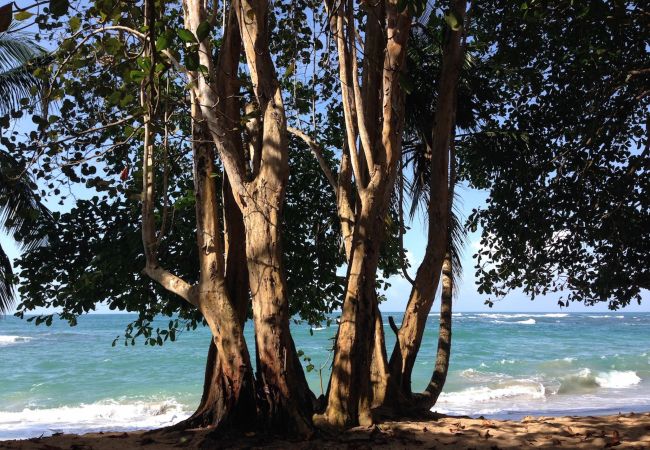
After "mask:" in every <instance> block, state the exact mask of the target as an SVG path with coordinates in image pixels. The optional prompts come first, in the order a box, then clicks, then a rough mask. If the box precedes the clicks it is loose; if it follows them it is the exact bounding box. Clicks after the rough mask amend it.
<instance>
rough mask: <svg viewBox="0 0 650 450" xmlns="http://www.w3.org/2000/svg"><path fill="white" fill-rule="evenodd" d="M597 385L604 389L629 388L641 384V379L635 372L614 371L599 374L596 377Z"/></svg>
mask: <svg viewBox="0 0 650 450" xmlns="http://www.w3.org/2000/svg"><path fill="white" fill-rule="evenodd" d="M595 379H596V383H598V385H599V386H600V387H604V388H610V389H615V388H628V387H632V386H634V385H637V384H639V383H640V382H641V378H639V376H638V375H637V374H636V372H634V371H633V370H612V371H609V372H604V373H599V374H598V375H596V377H595Z"/></svg>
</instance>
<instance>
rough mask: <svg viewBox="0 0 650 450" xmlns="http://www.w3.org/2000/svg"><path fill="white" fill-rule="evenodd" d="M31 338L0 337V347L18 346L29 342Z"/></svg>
mask: <svg viewBox="0 0 650 450" xmlns="http://www.w3.org/2000/svg"><path fill="white" fill-rule="evenodd" d="M31 340H32V338H30V337H27V336H0V347H3V346H5V345H13V344H20V343H22V342H29V341H31Z"/></svg>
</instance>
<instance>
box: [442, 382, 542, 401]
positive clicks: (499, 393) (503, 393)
mask: <svg viewBox="0 0 650 450" xmlns="http://www.w3.org/2000/svg"><path fill="white" fill-rule="evenodd" d="M545 395H546V389H545V388H544V386H543V385H542V384H541V383H534V384H533V383H529V384H513V385H510V386H505V387H499V388H489V387H485V386H481V387H471V388H468V389H464V390H462V391H459V392H443V393H442V394H440V402H441V406H443V407H449V406H465V405H470V404H476V403H480V402H488V401H491V400H499V399H505V398H515V397H522V398H526V399H542V398H544V397H545Z"/></svg>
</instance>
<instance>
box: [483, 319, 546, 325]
mask: <svg viewBox="0 0 650 450" xmlns="http://www.w3.org/2000/svg"><path fill="white" fill-rule="evenodd" d="M492 323H519V324H522V325H535V324H536V323H537V321H535V319H526V320H515V321H514V322H510V321H507V320H493V321H492Z"/></svg>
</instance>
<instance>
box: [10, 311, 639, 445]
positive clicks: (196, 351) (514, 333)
mask: <svg viewBox="0 0 650 450" xmlns="http://www.w3.org/2000/svg"><path fill="white" fill-rule="evenodd" d="M388 315H393V316H394V318H395V320H396V322H397V323H398V324H399V321H400V317H401V313H385V314H384V320H385V322H387V316H388ZM134 317H135V316H129V315H118V314H116V315H90V316H85V317H81V318H80V320H79V325H78V326H76V327H73V328H71V327H69V326H68V325H67V324H66V323H61V322H59V323H56V322H55V323H54V324H53V325H52V326H51V327H45V326H39V327H35V326H34V325H32V324H30V323H26V322H24V321H21V320H19V319H17V318H15V317H5V318H3V319H0V380H2V381H1V382H0V439H9V438H25V437H32V436H39V435H41V434H43V433H45V434H46V435H47V434H50V433H53V432H56V431H66V432H87V431H97V430H126V429H134V428H151V427H157V426H162V425H167V424H171V423H174V422H176V421H178V420H180V419H182V418H184V417H186V416H188V415H189V414H190V413H191V412H192V410H193V408H194V407H196V405H197V404H198V401H199V399H200V395H201V388H202V382H203V370H204V364H205V357H206V354H207V349H208V344H209V333H208V331H207V329H201V330H197V331H192V332H183V333H181V334H179V335H178V337H177V342H174V343H168V344H165V345H164V346H163V347H153V348H152V347H148V346H144V345H142V343H136V345H135V346H128V347H125V346H124V345H119V344H118V345H117V346H116V347H112V346H111V343H112V341H113V339H114V338H115V337H116V336H118V335H120V334H121V333H122V331H123V329H124V327H125V326H126V325H127V323H128V322H130V321H131V320H132V319H133V318H134ZM166 323H167V320H164V321H162V322H161V324H166ZM386 325H387V323H386ZM163 326H166V325H163ZM437 327H438V317H437V315H433V314H432V315H430V317H429V321H428V324H427V331H426V334H425V338H424V342H423V345H422V348H421V350H420V357H419V359H418V360H417V362H416V367H415V371H414V380H413V381H414V388H415V389H422V388H423V387H424V386H425V385H426V383H427V381H428V379H429V377H430V376H431V372H432V370H433V361H434V360H435V347H436V345H437V344H436V343H437ZM246 331H247V339H248V342H249V343H251V342H252V336H251V329H250V324H249V326H248V328H247V330H246ZM334 331H335V329H334V328H333V327H330V328H315V329H312V330H311V333H310V328H309V327H308V326H306V325H295V326H293V335H294V339H295V341H296V346H297V347H298V348H299V349H301V350H302V351H303V352H304V353H305V355H306V356H307V357H310V358H311V363H312V364H313V365H314V366H315V369H314V370H312V371H311V372H309V373H307V377H308V379H309V382H310V385H311V387H312V389H313V390H314V392H315V393H316V394H317V395H319V394H320V393H321V381H320V379H321V377H320V376H319V368H320V367H321V366H323V371H322V378H323V385H324V387H325V388H326V387H327V378H328V367H327V366H328V365H329V363H330V360H329V359H328V358H329V351H328V349H329V348H330V347H331V337H332V335H333V334H334ZM312 333H313V335H312ZM386 333H387V341H388V343H389V347H388V348H389V351H390V350H392V344H393V342H394V339H393V336H392V335H391V334H392V333H391V332H390V329H389V328H388V326H386ZM453 337H454V341H453V347H452V360H451V366H450V373H449V377H448V381H447V384H446V386H445V392H444V393H443V395H442V396H441V398H440V400H439V402H438V404H437V405H436V407H434V410H437V411H439V412H445V413H453V414H469V415H484V416H486V417H513V418H516V417H521V416H523V415H528V414H554V415H557V414H599V413H600V414H604V413H612V412H619V411H622V412H626V411H637V412H638V411H650V313H606V314H598V313H591V314H590V313H584V314H582V313H580V314H575V313H574V314H567V313H564V314H559V313H548V314H543V313H531V314H526V313H521V314H517V313H459V314H456V315H455V316H454V336H453ZM305 364H307V363H305Z"/></svg>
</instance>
